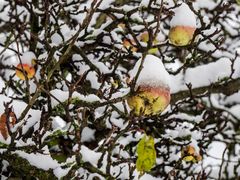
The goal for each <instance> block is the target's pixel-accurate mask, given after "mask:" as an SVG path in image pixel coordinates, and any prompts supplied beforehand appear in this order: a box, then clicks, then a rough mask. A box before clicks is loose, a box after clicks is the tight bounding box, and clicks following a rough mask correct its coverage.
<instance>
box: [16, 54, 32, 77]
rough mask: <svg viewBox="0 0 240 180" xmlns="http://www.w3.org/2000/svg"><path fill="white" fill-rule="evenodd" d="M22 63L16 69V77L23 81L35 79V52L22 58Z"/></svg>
mask: <svg viewBox="0 0 240 180" xmlns="http://www.w3.org/2000/svg"><path fill="white" fill-rule="evenodd" d="M20 59H21V62H19V63H18V65H17V67H16V76H17V77H19V78H20V79H22V80H25V79H26V78H25V77H27V78H28V79H31V78H33V76H34V75H35V72H36V71H35V67H34V66H35V65H36V62H35V60H36V56H35V54H34V53H33V52H25V53H24V54H23V55H22V56H21V57H20Z"/></svg>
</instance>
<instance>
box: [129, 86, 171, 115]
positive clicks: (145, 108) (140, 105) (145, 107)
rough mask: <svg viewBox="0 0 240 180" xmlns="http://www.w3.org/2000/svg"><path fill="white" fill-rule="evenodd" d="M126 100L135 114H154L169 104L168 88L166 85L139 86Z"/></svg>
mask: <svg viewBox="0 0 240 180" xmlns="http://www.w3.org/2000/svg"><path fill="white" fill-rule="evenodd" d="M127 102H128V105H129V107H130V109H131V110H132V112H133V113H134V114H135V115H136V116H140V115H143V116H149V115H156V114H159V113H161V112H162V111H163V110H164V109H165V108H166V107H167V106H168V105H169V103H170V90H169V88H166V87H150V86H139V88H138V90H137V91H136V92H135V93H134V94H133V95H132V96H130V97H128V99H127Z"/></svg>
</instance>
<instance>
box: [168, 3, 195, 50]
mask: <svg viewBox="0 0 240 180" xmlns="http://www.w3.org/2000/svg"><path fill="white" fill-rule="evenodd" d="M170 27H171V28H170V31H169V35H168V38H169V40H170V43H171V44H173V45H175V46H186V45H188V44H189V43H191V41H192V39H193V35H194V32H195V30H196V17H195V14H194V13H193V12H192V10H191V9H190V8H189V6H188V5H187V4H185V3H182V4H181V5H180V6H179V7H177V8H176V9H175V10H174V16H173V18H172V19H171V21H170Z"/></svg>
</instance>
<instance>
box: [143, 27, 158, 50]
mask: <svg viewBox="0 0 240 180" xmlns="http://www.w3.org/2000/svg"><path fill="white" fill-rule="evenodd" d="M140 40H141V41H142V42H145V43H148V41H149V35H148V32H144V33H142V34H141V36H140ZM157 43H158V40H157V39H154V40H153V45H156V44H157ZM157 52H158V48H151V49H149V50H148V53H149V54H155V53H157Z"/></svg>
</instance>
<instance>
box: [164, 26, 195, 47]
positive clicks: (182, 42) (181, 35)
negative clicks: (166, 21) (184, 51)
mask: <svg viewBox="0 0 240 180" xmlns="http://www.w3.org/2000/svg"><path fill="white" fill-rule="evenodd" d="M195 30H196V28H194V27H190V26H175V27H172V28H171V29H170V31H169V35H168V38H169V40H170V43H171V44H173V45H175V46H186V45H188V44H189V43H190V42H191V41H192V38H193V35H194V32H195Z"/></svg>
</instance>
